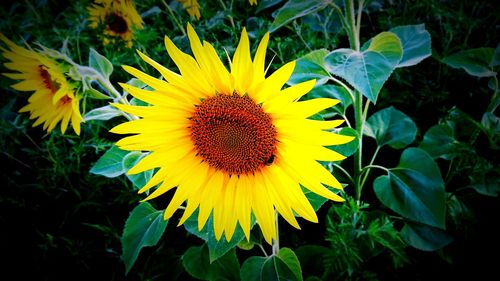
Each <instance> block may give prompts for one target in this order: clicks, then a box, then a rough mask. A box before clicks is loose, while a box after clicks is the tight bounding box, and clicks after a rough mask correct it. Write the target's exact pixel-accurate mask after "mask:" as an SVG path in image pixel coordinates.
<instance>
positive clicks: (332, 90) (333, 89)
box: [306, 85, 352, 116]
mask: <svg viewBox="0 0 500 281" xmlns="http://www.w3.org/2000/svg"><path fill="white" fill-rule="evenodd" d="M306 98H307V99H314V98H334V99H338V100H339V101H340V103H339V104H337V105H335V106H334V107H332V108H331V109H332V110H333V111H335V112H337V113H338V114H340V115H341V116H345V112H346V110H347V108H348V107H349V106H350V105H351V104H352V98H351V96H350V95H349V92H347V90H346V89H345V88H344V87H341V86H336V85H321V86H316V87H314V88H313V89H312V90H311V91H310V92H309V93H307V95H306Z"/></svg>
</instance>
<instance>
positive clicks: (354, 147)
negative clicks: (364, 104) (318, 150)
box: [327, 127, 359, 158]
mask: <svg viewBox="0 0 500 281" xmlns="http://www.w3.org/2000/svg"><path fill="white" fill-rule="evenodd" d="M338 134H339V135H344V136H351V137H355V138H356V139H354V140H352V141H350V142H348V143H344V144H341V145H334V146H328V147H327V148H329V149H331V150H334V151H336V152H338V153H340V154H342V155H344V156H345V157H346V158H347V157H349V156H351V155H353V154H354V153H356V151H358V148H359V141H357V139H359V135H358V132H357V131H356V130H354V129H353V128H349V127H343V128H342V129H340V130H339V132H338Z"/></svg>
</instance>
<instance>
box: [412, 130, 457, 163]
mask: <svg viewBox="0 0 500 281" xmlns="http://www.w3.org/2000/svg"><path fill="white" fill-rule="evenodd" d="M457 144H458V141H457V140H456V139H455V132H454V129H453V127H451V126H450V125H449V124H448V123H444V124H438V125H434V126H432V127H431V128H430V129H429V130H428V131H427V132H426V133H425V135H424V139H423V140H422V142H421V143H420V145H419V146H418V147H419V148H421V149H423V150H425V151H426V152H427V153H428V154H429V155H430V156H431V157H432V158H434V159H436V158H443V159H446V160H451V159H453V158H454V157H455V156H456V155H457V152H458V151H457Z"/></svg>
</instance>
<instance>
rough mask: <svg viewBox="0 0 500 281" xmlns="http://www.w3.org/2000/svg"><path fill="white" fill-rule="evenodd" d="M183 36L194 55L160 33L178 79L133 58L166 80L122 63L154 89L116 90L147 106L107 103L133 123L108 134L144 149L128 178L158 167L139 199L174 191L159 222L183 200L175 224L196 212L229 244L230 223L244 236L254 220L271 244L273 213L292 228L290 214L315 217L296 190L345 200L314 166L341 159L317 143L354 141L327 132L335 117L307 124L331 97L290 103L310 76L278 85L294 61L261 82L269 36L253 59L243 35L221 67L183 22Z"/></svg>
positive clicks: (336, 123)
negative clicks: (177, 220)
mask: <svg viewBox="0 0 500 281" xmlns="http://www.w3.org/2000/svg"><path fill="white" fill-rule="evenodd" d="M187 30H188V38H189V42H190V46H191V50H192V53H193V54H194V57H193V56H191V55H188V54H186V53H184V52H182V51H181V50H179V49H178V48H177V47H176V46H175V45H174V43H173V42H172V40H170V39H169V38H168V37H165V44H166V49H167V52H168V54H169V56H170V57H171V58H172V60H173V61H174V62H175V64H176V65H177V67H178V69H179V72H180V74H177V73H175V72H173V71H171V70H169V69H167V68H165V67H164V66H162V65H160V64H159V63H157V62H156V61H154V60H153V59H151V58H149V57H147V56H146V55H144V54H143V53H141V52H138V53H139V55H140V56H141V58H142V59H143V60H144V61H145V62H147V63H148V64H150V65H151V66H153V67H154V68H155V69H156V70H158V71H159V72H160V73H161V74H162V76H163V78H164V79H165V80H160V79H156V78H154V77H153V76H150V75H148V74H145V73H143V72H141V71H139V70H138V69H136V68H133V67H130V66H123V67H124V69H125V70H126V71H127V72H129V73H130V74H132V75H133V76H135V77H136V78H138V79H140V80H142V81H143V82H145V83H146V84H148V85H149V86H151V88H152V89H154V90H152V91H149V90H145V89H141V88H136V87H133V86H130V85H127V84H121V85H122V87H123V88H124V89H125V90H126V91H127V92H129V93H130V94H132V95H133V96H134V97H136V98H138V99H140V100H143V101H145V102H146V103H148V104H149V106H133V105H122V104H115V106H116V107H117V108H119V109H121V110H122V111H124V112H127V113H130V114H133V115H136V116H139V117H141V118H140V119H139V120H134V121H129V122H126V123H123V124H120V125H118V126H116V127H114V128H112V129H111V132H113V133H117V134H127V135H129V136H126V137H124V138H122V139H121V140H119V141H118V142H117V143H116V144H117V146H119V147H120V148H121V149H124V150H132V151H133V150H139V151H147V152H149V154H148V155H147V156H145V157H144V158H143V159H142V160H140V162H138V163H137V164H136V165H135V166H134V167H133V168H132V169H130V170H129V172H128V173H129V174H136V173H140V172H143V171H147V170H150V169H157V171H156V173H155V174H154V176H153V177H152V178H151V180H150V181H149V182H148V183H147V184H146V185H145V186H144V187H143V188H142V189H141V190H140V191H139V192H140V193H143V192H145V191H147V190H149V189H151V188H153V187H156V188H155V190H154V191H153V192H152V193H151V194H149V196H147V198H145V199H144V200H150V199H153V198H155V197H158V196H159V195H162V194H164V193H166V192H167V191H169V190H172V189H175V193H174V195H173V197H172V199H171V201H170V203H169V205H168V207H167V208H166V210H165V213H164V218H165V219H169V218H170V217H172V215H173V214H174V212H175V211H176V210H178V209H179V207H180V206H181V205H182V204H183V203H184V202H186V201H187V203H186V205H185V209H184V214H183V215H182V217H181V219H180V222H179V225H181V224H183V223H184V222H185V221H186V219H188V218H189V217H190V216H191V215H192V214H193V213H194V211H195V210H196V209H199V213H198V227H199V229H200V230H201V229H202V228H203V227H204V225H205V224H206V222H207V219H208V217H209V216H210V215H211V214H212V215H213V227H214V233H215V236H216V238H217V239H220V238H221V237H222V234H223V233H224V234H225V237H226V239H227V240H228V241H229V240H230V239H231V237H232V236H233V234H234V231H235V227H236V225H237V223H238V224H239V225H240V226H241V228H242V230H243V232H244V234H245V236H246V237H247V239H249V236H250V228H251V216H252V214H253V215H254V216H255V219H256V222H257V224H258V225H259V226H260V228H261V230H262V233H263V236H264V238H265V240H266V241H267V242H268V243H270V244H271V243H272V241H273V240H275V239H276V237H277V230H276V219H277V218H276V214H275V212H276V211H277V212H278V213H279V214H281V216H282V217H283V218H284V219H285V220H286V221H288V222H289V223H290V224H291V225H293V226H294V227H296V228H300V227H299V224H298V222H297V220H296V218H295V216H296V215H297V216H300V217H303V218H304V219H306V220H309V221H312V222H317V221H318V218H317V216H316V213H315V211H314V209H313V207H312V206H311V204H310V202H309V201H308V199H307V198H306V196H305V195H304V192H303V189H302V187H301V186H303V187H305V188H306V189H308V190H310V191H312V192H314V193H317V194H319V195H321V196H323V197H325V198H328V199H331V200H333V201H344V199H342V198H341V197H340V196H339V195H337V194H336V193H334V192H332V191H331V190H330V189H328V188H327V187H326V185H327V186H330V187H332V188H336V189H339V190H341V189H342V186H341V184H340V183H339V182H338V181H337V179H336V178H335V177H334V176H333V175H332V174H331V173H330V172H329V171H328V170H327V169H325V168H324V167H323V166H322V165H321V164H320V163H319V162H318V161H338V160H341V159H343V158H345V157H344V156H342V155H340V154H339V153H337V152H335V151H332V150H330V149H328V148H326V147H325V146H331V145H339V144H344V143H347V142H349V141H351V140H352V139H353V138H351V137H348V136H342V135H339V134H336V133H334V132H332V131H331V129H333V128H335V127H337V126H339V125H340V124H341V123H342V122H343V121H342V120H333V121H319V120H312V119H308V117H310V116H312V115H314V114H316V113H317V112H319V111H321V110H323V109H326V108H329V107H332V106H334V105H335V104H337V103H338V100H334V99H329V98H318V99H314V100H307V101H298V100H299V98H300V97H302V96H303V95H305V94H306V93H308V92H309V91H310V90H311V89H312V88H313V87H314V85H315V81H314V80H310V81H307V82H303V83H299V84H296V85H294V86H291V87H288V88H285V89H282V88H283V86H284V85H285V83H286V81H287V80H288V79H289V78H290V76H291V74H292V72H293V70H294V68H295V61H292V62H289V63H287V64H285V65H284V66H282V67H281V68H279V69H278V70H276V71H275V72H274V73H272V74H271V75H269V76H267V77H266V67H265V55H266V49H267V44H268V41H269V33H267V34H266V35H265V36H264V37H263V39H262V40H261V42H260V44H259V46H258V48H257V51H256V53H255V56H254V58H253V60H252V58H251V52H250V43H249V38H248V35H247V32H246V30H245V29H243V31H242V34H241V39H240V42H239V44H238V46H237V48H236V51H235V53H234V56H233V59H232V61H231V62H230V71H228V69H227V68H226V67H225V66H224V64H223V62H222V61H221V60H220V58H219V57H218V55H217V52H216V51H215V49H214V47H213V46H212V45H211V44H210V43H208V42H203V43H202V42H201V41H200V39H199V37H198V35H197V34H196V32H195V30H194V29H193V27H192V26H191V25H189V24H188V26H187ZM130 134H132V135H131V136H130Z"/></svg>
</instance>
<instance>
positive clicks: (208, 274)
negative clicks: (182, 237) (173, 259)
mask: <svg viewBox="0 0 500 281" xmlns="http://www.w3.org/2000/svg"><path fill="white" fill-rule="evenodd" d="M182 265H183V266H184V269H185V270H186V271H187V273H189V274H190V275H191V276H193V277H195V278H197V279H200V280H210V281H211V280H240V272H239V271H240V264H239V262H238V258H237V257H236V251H235V250H234V249H233V250H231V251H229V252H227V253H226V254H225V255H223V256H222V257H220V258H219V259H218V260H216V261H213V262H211V261H210V260H209V258H208V248H207V245H206V244H203V245H202V246H198V247H190V248H189V249H188V250H187V251H186V252H185V253H184V255H182Z"/></svg>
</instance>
